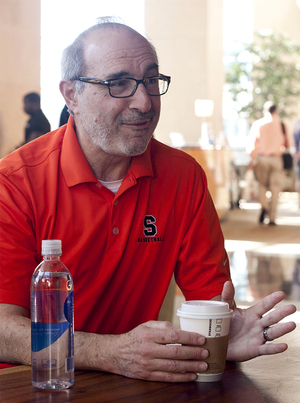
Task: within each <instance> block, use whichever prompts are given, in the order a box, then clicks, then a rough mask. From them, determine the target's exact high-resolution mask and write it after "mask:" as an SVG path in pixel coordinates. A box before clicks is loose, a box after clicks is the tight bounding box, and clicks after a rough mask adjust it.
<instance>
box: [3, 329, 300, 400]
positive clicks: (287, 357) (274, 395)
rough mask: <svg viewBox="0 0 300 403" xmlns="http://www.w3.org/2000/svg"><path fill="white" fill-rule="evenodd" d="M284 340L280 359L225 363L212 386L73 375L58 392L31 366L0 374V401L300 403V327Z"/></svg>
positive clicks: (87, 373)
mask: <svg viewBox="0 0 300 403" xmlns="http://www.w3.org/2000/svg"><path fill="white" fill-rule="evenodd" d="M282 340H284V341H286V342H288V343H289V346H290V347H289V349H288V350H287V351H286V352H285V353H283V354H280V355H273V356H264V357H259V358H256V359H254V360H251V361H248V362H245V363H241V364H235V363H228V364H227V367H226V370H225V372H224V375H223V380H222V381H220V382H214V383H206V384H205V383H196V382H190V383H176V384H169V383H161V382H147V381H140V380H134V379H129V378H125V377H122V376H118V375H113V374H108V373H103V372H93V371H76V374H75V384H74V386H73V387H72V388H70V389H67V390H65V391H60V392H52V391H50V392H48V391H40V390H38V389H35V388H34V387H33V386H32V385H31V370H30V367H26V366H20V367H13V368H8V369H2V370H0V402H1V403H8V402H9V403H21V402H22V403H25V402H26V403H30V402H51V403H56V402H69V401H70V402H83V403H89V402H105V403H109V402H121V403H123V402H130V403H134V402H138V403H141V402H142V403H148V402H155V403H157V402H159V403H161V402H163V403H164V402H172V403H173V402H201V403H202V402H207V403H210V402H213V403H218V402H222V403H223V402H226V403H248V402H250V403H262V402H263V403H299V402H300V328H298V329H296V330H295V331H294V332H293V333H291V334H289V335H287V336H285V337H283V338H282Z"/></svg>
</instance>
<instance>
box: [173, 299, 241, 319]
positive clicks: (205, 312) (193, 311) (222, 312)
mask: <svg viewBox="0 0 300 403" xmlns="http://www.w3.org/2000/svg"><path fill="white" fill-rule="evenodd" d="M232 315H233V311H232V310H231V309H229V305H228V304H227V302H221V301H186V302H183V303H182V304H181V309H180V308H179V309H177V316H180V317H183V318H190V319H205V318H210V319H214V318H230V317H231V316H232Z"/></svg>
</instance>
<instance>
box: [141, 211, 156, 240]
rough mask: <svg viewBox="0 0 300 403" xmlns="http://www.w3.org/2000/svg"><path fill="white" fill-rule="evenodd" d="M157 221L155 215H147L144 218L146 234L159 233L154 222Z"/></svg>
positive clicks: (153, 234)
mask: <svg viewBox="0 0 300 403" xmlns="http://www.w3.org/2000/svg"><path fill="white" fill-rule="evenodd" d="M155 222H156V220H155V218H154V217H153V215H146V216H145V220H144V235H145V236H155V235H156V234H157V227H156V225H155V224H154V223H155Z"/></svg>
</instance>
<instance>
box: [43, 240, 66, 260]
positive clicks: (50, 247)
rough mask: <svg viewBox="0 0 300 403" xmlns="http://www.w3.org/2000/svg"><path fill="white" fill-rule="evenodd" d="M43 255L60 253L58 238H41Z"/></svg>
mask: <svg viewBox="0 0 300 403" xmlns="http://www.w3.org/2000/svg"><path fill="white" fill-rule="evenodd" d="M45 255H59V256H60V255H61V240H59V239H43V240H42V256H45Z"/></svg>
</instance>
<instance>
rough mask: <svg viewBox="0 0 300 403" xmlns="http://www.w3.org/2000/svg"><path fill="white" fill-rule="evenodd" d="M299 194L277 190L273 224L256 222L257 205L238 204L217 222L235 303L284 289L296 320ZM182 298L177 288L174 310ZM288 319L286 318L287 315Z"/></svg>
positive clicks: (299, 269) (246, 303)
mask: <svg viewBox="0 0 300 403" xmlns="http://www.w3.org/2000/svg"><path fill="white" fill-rule="evenodd" d="M299 204H300V197H299V194H298V193H290V192H289V193H281V195H280V199H279V205H278V211H277V218H276V223H277V225H276V226H269V225H267V220H266V224H258V217H259V213H260V205H259V204H258V203H255V202H253V203H246V202H245V203H242V204H241V208H240V209H234V210H230V211H229V213H228V216H227V218H226V219H225V220H223V222H222V223H221V226H222V230H223V233H224V237H225V246H226V250H227V252H228V255H229V258H230V266H231V273H232V280H233V283H234V286H235V289H236V295H235V297H236V302H237V304H238V305H239V306H249V305H252V304H254V303H255V302H256V301H257V300H259V299H261V298H263V297H264V296H266V295H268V294H270V293H271V292H273V291H277V290H283V291H285V293H286V295H287V298H286V301H285V303H287V302H289V303H290V302H292V303H294V304H295V305H296V306H297V309H298V312H297V313H296V314H294V315H292V316H293V317H292V320H294V321H296V322H297V323H300V205H299ZM182 300H183V297H182V296H181V294H180V291H179V290H177V292H176V297H175V304H174V312H173V323H174V324H175V325H176V326H177V325H178V318H177V317H176V310H177V308H178V307H180V304H181V301H182ZM289 320H290V318H289Z"/></svg>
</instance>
